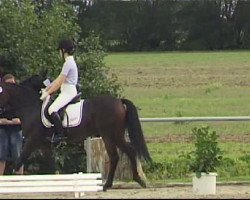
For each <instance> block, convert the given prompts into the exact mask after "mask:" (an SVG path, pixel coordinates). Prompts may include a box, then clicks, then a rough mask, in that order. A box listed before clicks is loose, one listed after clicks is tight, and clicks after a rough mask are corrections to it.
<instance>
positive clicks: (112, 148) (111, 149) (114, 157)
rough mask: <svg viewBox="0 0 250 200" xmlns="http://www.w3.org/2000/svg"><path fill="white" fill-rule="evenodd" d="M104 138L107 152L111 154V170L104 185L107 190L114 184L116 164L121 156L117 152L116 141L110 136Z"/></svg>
mask: <svg viewBox="0 0 250 200" xmlns="http://www.w3.org/2000/svg"><path fill="white" fill-rule="evenodd" d="M102 139H103V142H104V145H105V148H106V151H107V154H108V156H109V172H108V177H107V181H106V183H105V184H104V186H103V190H104V191H105V190H106V189H107V188H111V187H112V185H113V179H114V175H115V170H116V166H117V163H118V160H119V156H118V153H117V148H116V144H115V142H114V141H112V139H109V138H102Z"/></svg>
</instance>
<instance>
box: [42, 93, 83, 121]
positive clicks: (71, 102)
mask: <svg viewBox="0 0 250 200" xmlns="http://www.w3.org/2000/svg"><path fill="white" fill-rule="evenodd" d="M81 94H82V93H81V92H79V93H78V94H77V95H76V96H75V97H74V98H73V99H72V100H71V101H70V102H69V103H67V104H66V105H65V106H63V107H62V108H60V110H59V111H58V114H59V116H60V118H61V120H62V121H63V119H64V116H65V110H66V108H67V106H68V105H70V104H75V103H77V102H80V101H81ZM54 100H55V96H51V98H50V99H49V102H48V104H47V105H46V106H45V108H44V116H45V117H46V118H47V119H48V120H49V121H50V122H52V121H51V118H50V115H49V111H48V110H49V107H50V105H51V104H52V103H53V102H54Z"/></svg>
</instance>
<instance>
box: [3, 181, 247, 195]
mask: <svg viewBox="0 0 250 200" xmlns="http://www.w3.org/2000/svg"><path fill="white" fill-rule="evenodd" d="M0 198H1V199H45V198H46V199H72V198H74V194H73V193H66V194H29V195H28V194H21V195H11V194H8V195H3V194H0ZM80 198H81V199H250V184H242V185H232V184H231V185H217V190H216V195H197V194H195V193H193V191H192V185H190V184H189V185H182V186H165V187H150V188H146V189H142V188H139V187H137V186H135V185H131V184H127V183H126V184H122V185H114V188H113V189H110V190H108V191H107V192H91V193H90V192H89V193H85V195H84V196H82V197H80Z"/></svg>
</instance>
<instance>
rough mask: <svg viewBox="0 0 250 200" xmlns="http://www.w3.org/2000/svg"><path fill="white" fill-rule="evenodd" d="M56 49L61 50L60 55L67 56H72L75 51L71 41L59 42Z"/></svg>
mask: <svg viewBox="0 0 250 200" xmlns="http://www.w3.org/2000/svg"><path fill="white" fill-rule="evenodd" d="M58 49H59V50H61V52H62V54H65V53H67V54H68V55H73V53H74V51H75V45H74V42H73V41H72V40H69V39H63V40H61V41H60V42H59V45H58Z"/></svg>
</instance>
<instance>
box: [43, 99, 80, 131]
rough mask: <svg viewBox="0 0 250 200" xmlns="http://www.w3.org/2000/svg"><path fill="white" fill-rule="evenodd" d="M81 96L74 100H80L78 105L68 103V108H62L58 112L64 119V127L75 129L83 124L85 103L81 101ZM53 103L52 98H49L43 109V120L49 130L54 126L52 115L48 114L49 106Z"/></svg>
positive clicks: (45, 101) (77, 102)
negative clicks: (51, 119)
mask: <svg viewBox="0 0 250 200" xmlns="http://www.w3.org/2000/svg"><path fill="white" fill-rule="evenodd" d="M80 95H81V94H79V95H77V96H76V97H75V98H74V99H78V100H77V101H76V103H73V102H72V101H71V102H70V103H68V104H67V105H66V106H64V107H63V108H61V109H60V110H59V111H58V112H59V115H60V117H61V119H62V125H63V127H75V126H78V125H79V124H80V123H81V120H82V113H83V102H84V100H81V99H80V100H79V97H80ZM52 103H53V99H52V98H51V96H50V95H49V96H47V98H46V99H45V100H44V102H43V104H42V109H41V118H42V122H43V125H44V126H45V127H47V128H50V127H52V126H53V124H52V123H51V121H50V115H49V113H48V108H49V106H50V105H51V104H52Z"/></svg>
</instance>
